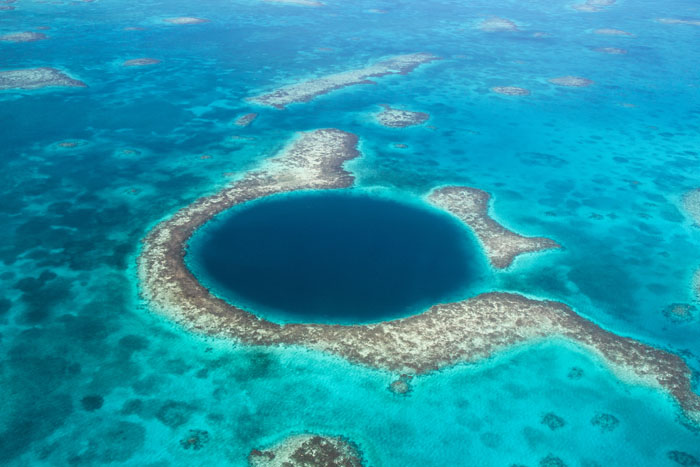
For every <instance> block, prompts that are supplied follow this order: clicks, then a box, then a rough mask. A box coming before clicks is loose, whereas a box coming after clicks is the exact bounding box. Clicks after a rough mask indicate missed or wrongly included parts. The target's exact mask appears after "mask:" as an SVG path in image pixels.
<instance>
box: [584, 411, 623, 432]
mask: <svg viewBox="0 0 700 467" xmlns="http://www.w3.org/2000/svg"><path fill="white" fill-rule="evenodd" d="M619 424H620V420H618V419H617V417H616V416H614V415H611V414H609V413H599V414H596V415H595V416H594V417H593V418H592V419H591V425H593V426H597V427H598V428H600V431H613V430H614V429H615V428H617V426H618V425H619Z"/></svg>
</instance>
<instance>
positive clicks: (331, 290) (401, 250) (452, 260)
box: [187, 191, 484, 324]
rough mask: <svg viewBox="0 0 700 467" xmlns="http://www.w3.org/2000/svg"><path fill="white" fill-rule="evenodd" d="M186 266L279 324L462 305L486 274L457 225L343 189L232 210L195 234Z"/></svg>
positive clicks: (354, 319) (375, 317) (427, 211)
mask: <svg viewBox="0 0 700 467" xmlns="http://www.w3.org/2000/svg"><path fill="white" fill-rule="evenodd" d="M187 262H188V265H189V267H190V268H191V270H192V271H193V273H194V274H195V276H196V277H197V278H198V280H200V281H201V282H202V283H203V284H204V285H205V286H206V287H208V288H209V289H210V290H211V291H212V292H213V293H214V294H216V295H218V296H219V297H221V298H223V299H225V300H227V301H228V302H229V303H232V304H234V305H237V306H241V307H244V308H246V309H248V310H250V311H253V312H254V313H256V314H258V315H261V316H264V317H266V318H269V319H272V320H275V321H284V322H325V323H346V324H347V323H361V322H372V321H381V320H386V319H391V318H396V317H401V316H405V315H407V314H409V313H412V312H418V311H422V310H423V309H425V308H427V307H429V306H431V305H433V304H436V303H439V302H444V301H446V300H450V299H460V298H463V297H464V296H465V293H466V292H467V290H468V289H469V288H470V286H472V285H474V282H475V281H476V280H477V279H479V277H480V276H481V274H482V273H483V271H484V260H483V257H482V254H481V252H480V249H479V247H478V246H477V245H476V244H475V242H474V240H473V238H472V236H471V235H470V233H469V232H468V231H467V230H466V229H465V228H464V226H462V225H461V224H460V223H459V221H457V220H456V219H454V218H452V217H451V216H449V215H448V214H446V213H442V212H440V211H438V210H436V209H432V208H429V207H427V206H426V207H423V206H419V205H416V204H409V203H406V202H398V201H395V200H393V199H387V198H383V197H375V196H368V195H365V194H353V193H349V192H345V191H333V192H320V193H317V192H306V193H293V194H287V195H278V196H273V197H269V198H266V199H264V200H260V201H256V202H252V203H248V204H246V205H243V206H240V207H237V208H234V209H231V210H230V211H228V212H225V213H223V214H221V215H219V216H217V217H216V218H215V219H213V220H212V221H210V222H209V223H207V224H206V225H205V226H204V227H203V228H201V229H200V230H199V231H198V232H197V233H196V234H195V235H194V236H193V238H192V240H191V241H190V244H189V248H188V253H187Z"/></svg>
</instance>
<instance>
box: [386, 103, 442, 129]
mask: <svg viewBox="0 0 700 467" xmlns="http://www.w3.org/2000/svg"><path fill="white" fill-rule="evenodd" d="M382 107H384V110H382V111H381V112H379V113H377V114H375V115H374V118H376V119H377V121H378V122H379V123H380V124H382V125H384V126H387V127H391V128H405V127H407V126H413V125H420V124H421V123H425V122H426V121H427V120H428V118H430V115H429V114H427V113H425V112H412V111H410V110H402V109H394V108H392V107H390V106H388V105H383V106H382Z"/></svg>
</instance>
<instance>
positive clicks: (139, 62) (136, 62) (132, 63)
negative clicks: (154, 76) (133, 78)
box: [122, 57, 160, 67]
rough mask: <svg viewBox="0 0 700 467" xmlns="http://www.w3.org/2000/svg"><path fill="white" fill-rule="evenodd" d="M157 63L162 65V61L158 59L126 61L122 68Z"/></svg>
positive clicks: (145, 58)
mask: <svg viewBox="0 0 700 467" xmlns="http://www.w3.org/2000/svg"><path fill="white" fill-rule="evenodd" d="M157 63H160V60H158V59H157V58H148V57H144V58H132V59H131V60H126V61H125V62H124V63H122V66H127V67H129V66H148V65H155V64H157Z"/></svg>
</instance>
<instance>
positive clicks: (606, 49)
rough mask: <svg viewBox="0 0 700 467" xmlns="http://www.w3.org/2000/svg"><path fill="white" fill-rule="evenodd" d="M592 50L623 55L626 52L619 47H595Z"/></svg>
mask: <svg viewBox="0 0 700 467" xmlns="http://www.w3.org/2000/svg"><path fill="white" fill-rule="evenodd" d="M593 50H594V51H596V52H600V53H603V54H610V55H624V54H626V53H627V51H626V50H625V49H619V48H617V47H596V48H595V49H593Z"/></svg>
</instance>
